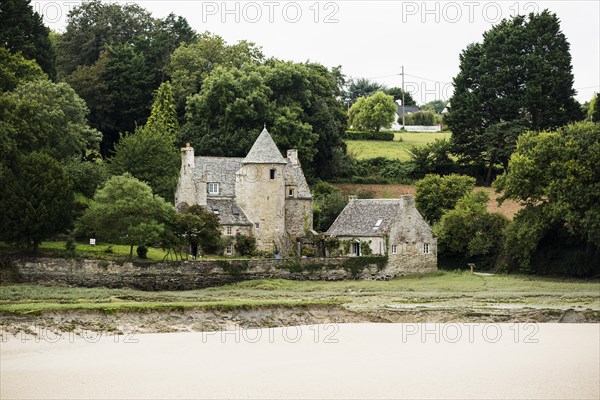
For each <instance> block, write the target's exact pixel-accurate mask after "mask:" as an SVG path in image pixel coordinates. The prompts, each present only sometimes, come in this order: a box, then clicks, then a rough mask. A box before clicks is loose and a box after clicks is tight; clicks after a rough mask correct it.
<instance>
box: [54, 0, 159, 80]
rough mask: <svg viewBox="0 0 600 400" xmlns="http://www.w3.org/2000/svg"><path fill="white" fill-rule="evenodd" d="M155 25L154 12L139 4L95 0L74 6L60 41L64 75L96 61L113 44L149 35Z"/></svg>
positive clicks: (62, 73)
mask: <svg viewBox="0 0 600 400" xmlns="http://www.w3.org/2000/svg"><path fill="white" fill-rule="evenodd" d="M153 25H154V20H153V19H152V17H151V16H150V13H149V12H148V11H146V10H144V9H143V8H141V7H140V6H138V5H136V4H127V3H126V4H123V5H121V4H118V3H102V2H100V1H99V0H93V1H89V2H85V3H82V4H80V5H79V6H77V7H74V8H72V9H71V10H70V11H69V20H68V24H67V28H66V30H65V33H64V34H63V35H62V36H61V38H60V40H59V43H58V57H57V63H58V70H59V74H60V76H62V77H66V76H69V75H71V74H72V73H73V72H74V71H75V70H76V69H77V67H79V66H91V65H94V63H95V62H96V61H97V60H98V59H99V58H100V54H101V53H102V51H104V50H107V48H108V47H110V46H118V45H123V44H133V43H134V42H135V41H136V40H138V39H143V38H146V37H149V36H150V32H151V31H152V28H153Z"/></svg>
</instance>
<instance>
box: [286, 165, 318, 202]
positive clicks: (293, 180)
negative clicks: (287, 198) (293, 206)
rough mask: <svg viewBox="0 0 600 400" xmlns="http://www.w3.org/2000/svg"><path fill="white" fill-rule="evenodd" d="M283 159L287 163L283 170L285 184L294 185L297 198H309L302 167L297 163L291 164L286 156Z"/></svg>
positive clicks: (310, 196)
mask: <svg viewBox="0 0 600 400" xmlns="http://www.w3.org/2000/svg"><path fill="white" fill-rule="evenodd" d="M285 161H286V162H287V163H288V165H286V167H285V170H284V173H285V184H286V185H296V188H297V189H296V190H297V193H298V198H300V199H311V198H312V195H311V194H310V189H309V187H308V183H307V182H306V178H305V177H304V173H303V172H302V167H301V166H300V165H299V164H298V165H294V164H292V162H291V161H290V159H289V158H286V159H285Z"/></svg>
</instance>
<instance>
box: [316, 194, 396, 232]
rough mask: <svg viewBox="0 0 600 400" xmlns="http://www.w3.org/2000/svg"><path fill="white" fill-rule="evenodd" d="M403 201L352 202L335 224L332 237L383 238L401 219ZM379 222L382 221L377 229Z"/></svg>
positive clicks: (357, 200) (367, 200) (331, 229)
mask: <svg viewBox="0 0 600 400" xmlns="http://www.w3.org/2000/svg"><path fill="white" fill-rule="evenodd" d="M401 202H402V200H401V199H354V200H350V202H349V203H348V205H347V206H346V208H344V209H343V210H342V212H341V213H340V215H339V216H338V217H337V219H336V220H335V221H334V222H333V224H332V225H331V227H330V228H329V230H327V235H330V236H382V235H384V234H386V233H387V231H388V229H389V228H390V226H391V223H392V221H393V220H394V219H395V218H399V215H400V209H401ZM378 220H382V221H381V224H380V225H379V227H377V228H376V229H375V225H376V224H377V221H378Z"/></svg>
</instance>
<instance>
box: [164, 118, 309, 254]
mask: <svg viewBox="0 0 600 400" xmlns="http://www.w3.org/2000/svg"><path fill="white" fill-rule="evenodd" d="M181 154H182V162H181V172H180V177H179V183H178V186H177V192H176V194H175V206H176V208H177V209H179V210H181V209H182V208H183V207H185V205H188V206H190V205H195V204H198V205H202V206H204V207H206V208H208V209H209V210H212V211H213V212H214V213H215V214H217V215H218V216H219V220H220V222H221V225H222V226H223V231H224V232H225V235H226V236H230V235H231V234H232V233H231V232H237V233H239V234H243V235H246V234H247V235H251V236H254V237H255V238H256V240H257V248H258V250H261V251H266V252H275V251H279V252H280V253H282V254H288V253H289V252H290V251H291V250H292V249H295V248H296V242H297V241H298V239H300V238H302V237H305V236H307V234H308V232H309V231H310V230H311V229H312V224H313V215H312V196H311V193H310V190H309V187H308V184H307V182H306V179H305V177H304V173H303V172H302V167H301V166H300V161H299V159H298V151H297V150H294V149H290V150H288V151H287V158H284V157H282V155H281V153H280V151H279V149H278V148H277V146H276V145H275V142H274V141H273V139H272V138H271V136H270V135H269V132H267V130H266V129H264V130H263V131H262V133H261V134H260V135H259V137H258V138H257V139H256V142H255V143H254V145H253V146H252V149H251V150H250V151H249V152H248V155H247V156H246V157H245V158H236V157H203V156H198V157H196V156H195V155H194V149H193V148H192V147H191V146H189V145H188V146H187V147H185V148H183V149H182V151H181ZM234 234H235V233H234ZM227 250H230V248H229V247H228V249H226V251H225V254H230V253H228V251H227ZM231 255H233V254H231Z"/></svg>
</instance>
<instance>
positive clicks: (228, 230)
mask: <svg viewBox="0 0 600 400" xmlns="http://www.w3.org/2000/svg"><path fill="white" fill-rule="evenodd" d="M232 230H233V228H232V227H231V226H227V227H225V232H226V233H227V234H228V235H231V233H232Z"/></svg>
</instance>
